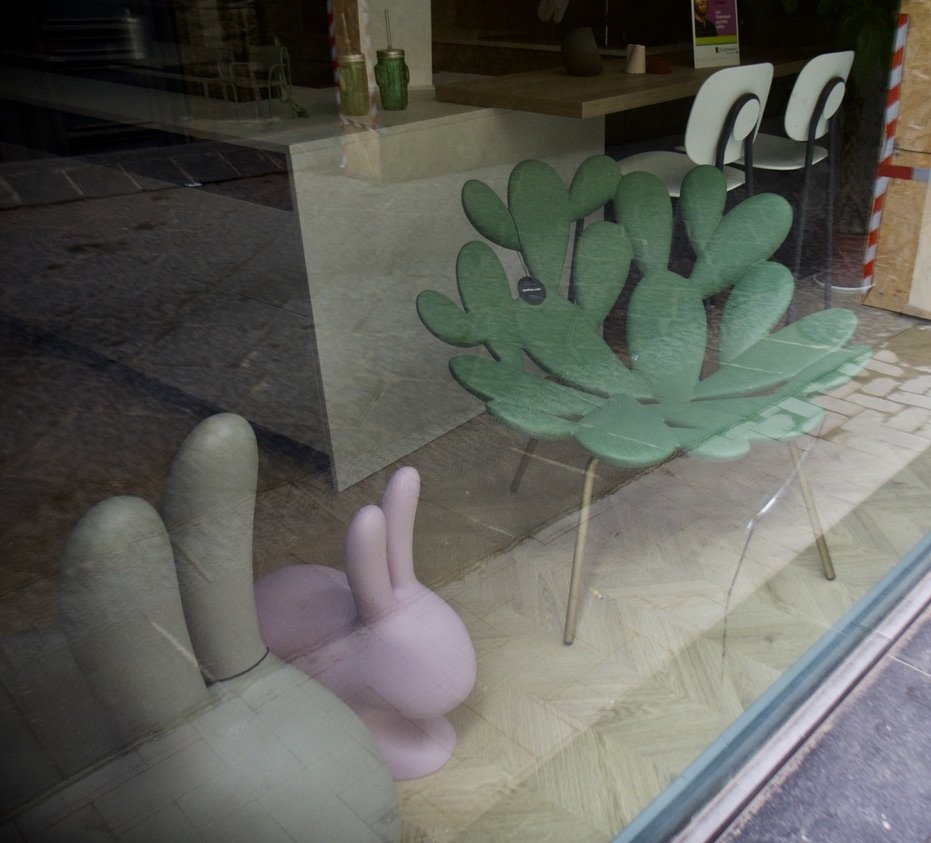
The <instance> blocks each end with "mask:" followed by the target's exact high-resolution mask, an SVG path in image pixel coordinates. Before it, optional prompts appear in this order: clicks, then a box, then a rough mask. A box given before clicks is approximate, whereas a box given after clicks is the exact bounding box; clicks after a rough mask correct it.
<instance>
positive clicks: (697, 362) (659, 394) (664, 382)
mask: <svg viewBox="0 0 931 843" xmlns="http://www.w3.org/2000/svg"><path fill="white" fill-rule="evenodd" d="M627 314H628V315H627V344H628V346H629V347H630V365H631V368H632V369H633V370H634V371H635V372H637V373H638V374H640V375H642V376H643V377H644V378H646V380H647V381H648V382H649V384H650V386H651V388H652V391H653V394H654V395H655V396H656V398H658V399H659V400H668V401H688V400H689V399H690V398H691V397H692V392H693V390H694V388H695V385H696V384H697V383H698V378H699V376H700V374H701V370H702V365H703V363H704V357H705V346H706V344H707V342H708V326H707V322H706V315H705V306H704V303H703V302H702V297H701V296H700V295H699V294H698V293H697V292H696V290H695V288H694V287H693V285H692V284H691V282H690V281H687V280H686V279H685V278H682V276H680V275H676V274H675V273H674V272H669V271H668V270H666V271H663V272H655V273H653V274H651V275H648V276H646V277H645V278H643V279H642V280H641V281H640V283H639V284H638V285H637V286H636V288H635V289H634V292H633V294H632V295H631V297H630V303H629V304H628V306H627Z"/></svg>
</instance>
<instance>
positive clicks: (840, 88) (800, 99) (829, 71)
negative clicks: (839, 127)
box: [785, 50, 853, 141]
mask: <svg viewBox="0 0 931 843" xmlns="http://www.w3.org/2000/svg"><path fill="white" fill-rule="evenodd" d="M852 64H853V50H844V51H842V52H839V53H822V54H821V55H820V56H815V57H814V58H813V59H812V60H811V61H809V62H808V63H807V64H806V65H805V66H804V67H803V68H802V69H801V71H800V72H799V74H798V78H797V79H796V80H795V85H794V86H793V87H792V93H791V94H790V95H789V102H788V104H787V105H786V116H785V130H786V134H787V135H788V136H789V137H790V138H792V140H797V141H807V140H808V132H809V129H810V127H811V123H812V118H813V117H814V116H815V111H816V110H817V109H818V107H819V105H820V104H821V103H822V102H823V109H822V111H821V114H820V115H819V116H818V121H817V123H816V125H815V131H814V135H812V139H814V138H820V137H822V136H823V135H824V134H825V132H827V130H828V121H829V120H830V118H831V117H833V116H834V115H835V114H836V113H837V110H838V109H839V108H840V104H841V102H842V101H843V99H844V91H845V89H846V82H847V77H848V76H849V75H850V66H851V65H852ZM837 80H839V81H837ZM828 86H830V87H828ZM826 88H827V90H826ZM822 93H824V97H823V98H822Z"/></svg>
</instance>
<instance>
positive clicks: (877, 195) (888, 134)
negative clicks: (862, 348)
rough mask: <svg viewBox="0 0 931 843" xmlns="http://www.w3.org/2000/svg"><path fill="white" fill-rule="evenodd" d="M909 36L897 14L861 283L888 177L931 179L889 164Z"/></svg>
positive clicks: (869, 269)
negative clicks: (881, 142)
mask: <svg viewBox="0 0 931 843" xmlns="http://www.w3.org/2000/svg"><path fill="white" fill-rule="evenodd" d="M907 36H908V15H899V20H898V24H897V26H896V33H895V46H894V48H893V51H892V64H891V67H890V69H889V91H888V94H887V95H886V118H885V128H884V131H883V148H882V152H881V153H880V156H879V166H878V167H877V168H876V181H875V182H874V184H873V205H872V208H871V209H870V231H869V236H868V238H867V241H866V253H865V254H864V256H863V286H864V287H869V286H872V284H873V269H874V267H875V264H876V244H877V242H878V240H879V223H880V221H881V220H882V211H883V201H884V200H885V197H886V189H887V188H888V186H889V179H891V178H895V179H902V178H905V179H910V180H913V181H931V178H929V175H931V171H929V170H927V169H926V168H924V167H900V166H896V165H894V164H892V153H893V152H894V151H895V132H896V126H897V123H898V119H899V98H900V96H901V93H902V72H903V68H904V65H905V41H906V38H907Z"/></svg>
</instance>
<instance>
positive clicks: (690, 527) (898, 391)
mask: <svg viewBox="0 0 931 843" xmlns="http://www.w3.org/2000/svg"><path fill="white" fill-rule="evenodd" d="M929 340H931V334H929V333H928V331H927V330H926V329H925V328H923V327H918V328H913V329H911V330H909V331H908V332H906V333H905V334H903V335H901V336H899V337H896V338H893V339H892V340H891V341H890V342H889V343H887V344H885V346H884V347H883V348H881V349H879V352H878V354H877V356H876V359H875V361H874V362H873V363H871V364H870V366H869V367H868V369H867V371H866V372H864V373H863V374H862V375H861V376H860V377H859V378H858V379H857V380H856V381H855V382H854V383H853V384H851V385H850V386H848V387H846V388H844V389H843V390H842V391H841V392H840V393H837V394H834V395H832V396H830V397H826V398H825V399H824V401H825V405H826V406H828V407H830V412H829V418H828V420H827V423H826V427H825V428H824V429H823V431H822V433H821V435H820V436H819V437H818V438H812V439H810V440H809V441H808V442H806V443H805V447H806V455H805V460H804V462H803V469H804V472H805V474H806V477H807V478H808V479H809V482H810V484H811V487H812V491H813V494H814V496H815V500H816V504H817V507H818V514H819V516H820V518H821V521H822V523H823V525H824V527H825V529H826V531H827V536H828V541H829V546H830V548H831V552H832V556H833V559H834V563H835V565H836V567H837V572H838V573H837V578H836V579H835V580H834V581H831V582H829V581H827V580H826V579H825V578H824V576H823V574H822V571H821V563H820V559H819V556H818V553H817V550H816V549H815V547H814V546H813V544H812V533H811V528H810V526H809V524H808V519H807V517H806V513H805V507H804V503H803V501H802V498H801V495H800V494H799V490H798V484H797V483H794V484H791V485H790V486H789V488H788V489H787V490H786V492H785V493H784V495H783V496H782V497H781V498H780V499H778V500H777V501H776V503H775V505H774V506H773V508H772V509H771V511H770V512H769V513H768V514H767V515H766V516H765V517H762V518H761V519H760V520H759V522H758V524H757V526H756V528H755V530H754V532H753V534H752V536H751V538H750V541H749V543H748V545H747V549H746V554H745V556H744V558H743V561H742V563H741V564H740V570H739V572H738V574H737V576H736V580H735V571H736V569H737V565H738V560H739V559H740V558H741V551H742V548H743V544H744V540H745V538H746V530H747V524H748V522H749V520H750V519H751V518H753V516H754V515H755V513H756V512H757V511H758V510H759V509H760V508H761V507H762V506H763V505H764V504H765V503H766V502H767V500H768V498H769V497H770V496H771V495H772V494H773V493H774V492H775V491H776V490H777V489H779V487H780V484H781V483H782V482H783V481H784V480H785V478H786V477H787V476H788V474H789V473H790V472H791V468H792V463H791V458H790V456H789V454H788V452H787V449H786V446H784V445H773V446H763V447H760V448H757V449H755V450H754V451H753V452H752V453H751V454H750V455H748V456H747V457H746V458H745V459H743V460H741V461H739V462H737V463H710V462H705V461H700V460H695V459H681V460H676V461H674V462H672V463H670V464H667V465H666V466H663V467H662V468H661V469H659V470H657V471H654V472H651V473H650V474H648V475H646V476H644V477H641V478H639V479H637V480H635V481H633V482H632V483H629V484H627V485H625V486H624V487H623V488H621V489H620V490H618V491H617V492H616V493H614V494H612V495H610V496H608V497H607V498H604V499H602V500H601V501H600V502H599V504H598V506H597V507H596V511H595V513H594V515H593V517H592V520H591V523H590V528H589V529H590V539H589V550H588V565H589V567H588V573H587V576H586V579H585V588H584V596H583V604H582V610H581V611H582V615H581V621H580V626H579V632H578V637H577V639H576V643H575V644H574V645H573V646H572V647H565V646H564V645H563V644H562V643H561V625H562V619H563V611H564V602H565V596H566V588H567V584H568V574H569V563H570V561H571V557H572V547H573V542H574V528H575V524H576V516H574V515H570V516H567V517H566V518H564V519H562V520H561V521H559V522H557V523H555V524H553V525H551V526H550V527H549V528H548V529H546V530H544V531H543V532H541V533H539V534H537V535H536V536H534V537H532V538H530V539H527V540H526V541H524V542H522V543H521V544H519V545H518V546H517V547H515V548H514V549H513V550H512V551H510V552H508V553H504V554H500V555H497V556H495V557H493V558H491V559H489V560H487V561H486V562H485V563H484V564H483V565H482V566H481V567H480V568H479V569H478V570H476V571H473V572H472V573H470V574H469V575H467V576H466V577H465V578H464V579H462V580H461V581H459V582H456V583H451V584H449V585H448V586H446V587H444V588H441V589H440V591H441V593H443V594H444V596H445V597H447V599H448V600H449V601H450V602H451V603H452V604H453V605H454V606H455V608H456V609H457V610H458V611H459V612H460V614H461V615H462V617H463V618H464V620H465V621H466V624H467V626H468V627H469V629H470V632H471V633H472V636H473V639H474V641H475V645H476V649H477V652H478V663H479V679H478V685H477V687H476V690H475V692H474V693H473V695H472V697H470V699H469V700H468V701H467V702H466V704H465V705H464V706H463V707H462V708H460V709H459V710H458V711H457V712H455V713H454V721H455V725H456V727H457V730H458V733H459V737H460V744H459V747H458V749H457V750H456V753H455V756H454V759H453V760H452V761H451V762H450V763H449V764H448V765H447V766H446V767H445V768H443V769H442V770H440V771H439V772H438V773H436V774H434V775H432V776H429V777H427V778H424V779H418V780H414V781H410V782H401V783H399V794H400V798H401V805H402V815H403V818H404V822H405V839H406V840H412V841H414V840H430V841H447V840H450V841H452V840H455V841H457V842H459V841H480V840H481V841H484V840H530V839H534V840H567V839H572V840H580V841H588V840H592V841H596V840H599V841H604V840H610V839H611V838H612V837H613V836H614V835H615V834H616V833H617V832H618V831H619V830H620V829H621V828H623V827H624V826H625V825H626V824H627V823H628V822H630V821H631V820H632V819H633V818H634V817H635V816H636V815H637V813H639V812H640V811H641V810H642V809H643V808H644V807H645V806H646V805H647V804H648V803H649V802H650V801H651V800H652V799H653V798H654V797H655V796H656V795H657V794H658V793H659V792H661V791H662V789H663V788H665V787H666V786H667V785H668V784H669V783H670V782H671V781H672V780H673V779H674V778H675V777H676V776H677V775H678V774H679V773H680V772H681V771H682V770H683V769H684V768H685V767H686V766H687V765H688V764H689V763H690V762H691V761H692V760H693V759H694V758H695V757H696V756H697V755H698V754H699V753H700V752H701V751H702V750H703V749H704V748H705V747H706V746H708V744H709V743H711V742H712V741H713V740H714V739H715V737H717V736H718V735H719V734H720V733H721V732H722V731H723V730H724V729H725V728H726V727H727V726H728V725H730V724H731V723H732V722H733V721H734V719H735V718H736V717H738V716H739V715H740V713H741V712H742V711H743V710H744V709H745V708H746V707H747V706H748V705H749V704H750V703H752V702H753V701H754V700H755V699H756V698H757V697H759V695H760V694H762V693H763V692H764V691H765V690H766V689H767V688H768V687H769V686H770V685H771V684H772V683H773V682H774V681H775V680H776V679H777V678H778V677H779V676H780V675H781V674H782V673H783V672H784V671H785V670H786V669H788V668H789V667H790V666H791V665H792V664H793V663H794V662H795V661H796V660H797V659H799V658H800V657H801V656H802V654H803V653H804V652H805V651H806V650H807V649H808V648H809V647H810V646H811V645H812V644H813V643H814V642H815V641H816V640H817V639H818V638H819V637H820V636H821V635H823V634H824V633H825V632H826V631H827V630H829V629H830V628H831V626H832V625H833V624H834V623H835V622H836V621H837V620H838V619H839V618H840V617H841V615H842V614H843V613H844V612H845V611H846V610H847V609H849V608H850V606H851V605H852V604H853V603H854V602H855V601H856V600H858V599H859V598H860V597H862V596H863V595H864V594H865V593H866V592H867V591H868V590H869V589H870V588H871V587H872V586H873V585H874V584H875V583H876V582H877V580H878V579H879V578H880V577H882V576H883V574H885V573H886V572H887V571H888V570H889V568H890V567H891V566H892V565H893V564H895V563H896V562H897V561H898V560H899V559H900V558H901V557H902V556H903V555H904V554H905V553H906V552H907V551H908V550H909V549H910V548H911V547H912V546H913V545H914V544H915V543H917V542H918V541H919V540H920V539H921V537H922V536H924V535H925V534H926V533H927V532H928V528H929V526H931V506H929V504H931V457H929V456H928V455H926V454H925V453H924V452H925V449H926V447H927V445H928V444H929V443H931V424H929V417H931V409H929V407H931V397H929V396H931V393H929V391H928V386H929V375H931V348H929V347H928V345H929ZM915 408H921V410H920V412H915ZM525 482H532V479H530V478H529V477H528V480H527V481H525ZM732 584H733V588H731V587H732ZM729 591H730V594H729Z"/></svg>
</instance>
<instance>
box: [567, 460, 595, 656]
mask: <svg viewBox="0 0 931 843" xmlns="http://www.w3.org/2000/svg"><path fill="white" fill-rule="evenodd" d="M597 466H598V458H597V457H592V458H591V459H589V461H588V465H586V466H585V482H584V484H583V486H582V506H581V508H580V509H579V527H578V531H577V532H576V535H575V554H574V555H573V557H572V576H571V578H570V580H569V602H568V604H567V606H566V627H565V630H564V632H563V637H562V641H563V644H566V645H567V646H568V645H570V644H572V642H573V641H575V627H576V615H577V613H578V608H579V586H580V584H581V582H582V563H583V561H584V559H585V542H586V540H587V539H588V519H589V515H590V513H591V507H592V489H593V488H594V485H595V468H596V467H597Z"/></svg>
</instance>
